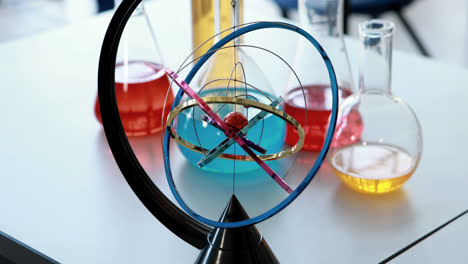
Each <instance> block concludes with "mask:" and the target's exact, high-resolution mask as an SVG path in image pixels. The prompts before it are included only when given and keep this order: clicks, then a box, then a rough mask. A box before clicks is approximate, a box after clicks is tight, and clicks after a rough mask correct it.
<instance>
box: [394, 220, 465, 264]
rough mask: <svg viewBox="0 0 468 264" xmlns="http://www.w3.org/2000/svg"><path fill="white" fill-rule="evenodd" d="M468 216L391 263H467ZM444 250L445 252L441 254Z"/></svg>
mask: <svg viewBox="0 0 468 264" xmlns="http://www.w3.org/2000/svg"><path fill="white" fill-rule="evenodd" d="M467 228H468V216H467V215H466V214H465V215H464V216H462V217H461V218H459V219H457V220H455V221H454V222H453V223H451V224H450V225H448V226H446V227H445V228H443V229H441V230H439V232H437V233H435V234H434V235H432V236H430V237H428V238H426V239H425V240H423V241H422V242H421V243H418V244H417V245H416V246H414V248H412V249H411V250H408V251H406V252H405V253H403V254H402V255H400V256H399V257H398V258H395V259H394V260H393V261H391V262H390V263H392V264H399V263H425V264H438V263H451V264H456V263H459V264H462V263H466V261H467V259H466V254H467V253H466V251H467V248H468V236H467V234H466V232H467V231H466V230H467ZM440 252H444V254H440Z"/></svg>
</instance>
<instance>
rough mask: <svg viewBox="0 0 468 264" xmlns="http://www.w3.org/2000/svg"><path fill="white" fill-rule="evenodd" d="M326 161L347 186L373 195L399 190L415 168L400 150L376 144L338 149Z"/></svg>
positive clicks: (409, 157)
mask: <svg viewBox="0 0 468 264" xmlns="http://www.w3.org/2000/svg"><path fill="white" fill-rule="evenodd" d="M328 162H329V164H330V166H331V168H332V169H333V171H334V172H335V173H336V175H338V177H339V178H340V179H341V180H342V181H343V182H344V183H345V184H346V185H347V186H348V187H350V188H351V189H353V190H356V191H358V192H362V193H374V194H376V193H387V192H391V191H394V190H396V189H398V188H400V187H401V186H402V185H403V184H404V183H405V182H406V181H407V180H408V179H409V178H410V177H411V175H412V174H413V172H414V170H415V169H416V165H417V162H416V161H415V159H414V158H413V157H411V155H410V154H408V153H407V152H406V151H404V150H402V149H401V148H397V147H394V146H391V145H385V144H378V143H367V144H365V145H364V144H362V145H350V146H346V147H343V148H340V149H338V150H336V151H335V152H333V153H332V154H331V155H330V157H329V159H328Z"/></svg>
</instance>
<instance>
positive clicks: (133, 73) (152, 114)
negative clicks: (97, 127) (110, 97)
mask: <svg viewBox="0 0 468 264" xmlns="http://www.w3.org/2000/svg"><path fill="white" fill-rule="evenodd" d="M168 88H169V80H168V78H167V76H166V73H165V72H164V69H163V66H162V65H159V64H154V63H151V62H144V61H130V62H129V63H128V68H127V67H126V65H124V64H122V63H119V64H117V65H116V66H115V94H116V98H117V105H118V107H119V114H120V119H121V121H122V125H123V127H124V130H125V133H126V134H127V136H144V135H149V134H154V133H157V132H159V131H161V121H162V112H163V105H164V100H165V99H166V93H167V90H168ZM173 101H174V95H173V94H172V91H171V92H170V93H169V95H168V98H167V102H166V108H165V110H164V114H165V118H164V119H166V117H167V114H168V113H169V110H170V109H171V105H172V102H173ZM94 112H95V114H96V117H97V119H98V120H99V122H101V123H102V120H101V111H100V109H99V102H98V100H97V99H96V104H95V107H94Z"/></svg>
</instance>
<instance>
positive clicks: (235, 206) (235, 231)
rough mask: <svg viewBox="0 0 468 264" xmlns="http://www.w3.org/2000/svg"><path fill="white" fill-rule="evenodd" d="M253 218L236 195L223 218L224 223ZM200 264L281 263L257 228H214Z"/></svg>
mask: <svg viewBox="0 0 468 264" xmlns="http://www.w3.org/2000/svg"><path fill="white" fill-rule="evenodd" d="M248 218H249V216H248V215H247V213H246V212H245V210H244V208H243V207H242V205H241V204H240V202H239V200H238V199H237V198H236V196H235V195H232V197H231V200H229V203H228V205H227V206H226V209H224V212H223V215H222V216H221V218H220V221H222V222H234V221H241V220H245V219H248ZM195 263H196V264H208V263H210V264H211V263H213V264H214V263H216V264H217V263H220V264H231V263H242V264H254V263H255V264H257V263H258V264H265V263H279V261H278V260H277V259H276V257H275V255H274V254H273V252H272V251H271V249H270V248H269V247H268V244H267V243H266V242H265V240H264V239H263V237H262V236H261V235H260V233H259V232H258V230H257V228H256V227H255V226H247V227H241V228H230V229H223V228H214V229H213V230H212V231H211V232H210V234H209V235H208V239H207V242H206V244H205V247H204V248H203V249H202V251H201V253H200V255H199V256H198V258H197V260H196V261H195Z"/></svg>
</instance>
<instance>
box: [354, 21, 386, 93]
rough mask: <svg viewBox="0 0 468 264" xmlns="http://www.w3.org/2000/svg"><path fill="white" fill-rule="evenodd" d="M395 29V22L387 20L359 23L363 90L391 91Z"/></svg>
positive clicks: (360, 87) (361, 86)
mask: <svg viewBox="0 0 468 264" xmlns="http://www.w3.org/2000/svg"><path fill="white" fill-rule="evenodd" d="M393 29H394V25H393V23H392V22H390V21H386V20H379V19H374V20H370V21H366V22H363V23H361V24H359V39H360V42H361V54H360V67H359V69H360V70H359V90H360V91H361V92H373V93H386V94H390V93H391V82H392V40H393Z"/></svg>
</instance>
